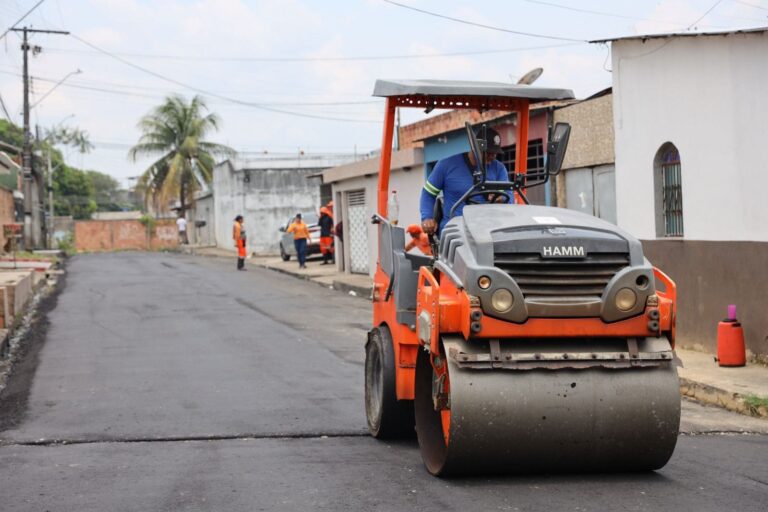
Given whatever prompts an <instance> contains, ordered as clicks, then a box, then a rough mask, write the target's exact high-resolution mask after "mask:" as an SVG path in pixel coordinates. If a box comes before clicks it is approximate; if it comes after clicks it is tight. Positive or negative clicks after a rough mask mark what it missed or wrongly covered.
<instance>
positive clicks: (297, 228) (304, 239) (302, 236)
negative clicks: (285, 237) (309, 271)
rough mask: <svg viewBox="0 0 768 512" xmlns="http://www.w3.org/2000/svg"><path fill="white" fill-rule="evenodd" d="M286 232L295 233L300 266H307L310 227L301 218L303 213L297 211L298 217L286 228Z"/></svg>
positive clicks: (294, 244) (295, 245)
mask: <svg viewBox="0 0 768 512" xmlns="http://www.w3.org/2000/svg"><path fill="white" fill-rule="evenodd" d="M285 232H286V233H293V246H294V247H295V248H296V257H297V258H298V260H299V268H307V265H306V261H307V243H308V242H309V227H308V226H307V225H306V224H305V223H304V221H303V220H301V214H300V213H297V214H296V218H295V219H294V220H293V222H291V225H290V226H288V229H286V230H285Z"/></svg>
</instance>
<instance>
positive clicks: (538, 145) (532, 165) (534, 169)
mask: <svg viewBox="0 0 768 512" xmlns="http://www.w3.org/2000/svg"><path fill="white" fill-rule="evenodd" d="M503 150H504V152H503V153H502V154H501V155H500V156H499V160H501V163H503V164H504V166H505V167H506V168H507V171H509V172H510V174H511V173H512V172H514V170H515V157H516V155H515V153H516V151H517V144H512V145H511V146H506V147H505V148H503ZM528 174H530V175H531V176H534V175H542V176H543V174H544V141H543V140H542V139H534V140H529V141H528Z"/></svg>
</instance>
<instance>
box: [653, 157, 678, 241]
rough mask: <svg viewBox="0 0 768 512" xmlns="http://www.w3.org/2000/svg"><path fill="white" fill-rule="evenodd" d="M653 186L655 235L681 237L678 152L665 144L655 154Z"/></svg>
mask: <svg viewBox="0 0 768 512" xmlns="http://www.w3.org/2000/svg"><path fill="white" fill-rule="evenodd" d="M655 163H656V165H655V168H656V169H655V176H654V184H655V189H656V234H657V236H663V237H682V236H683V235H684V230H683V180H682V168H681V165H680V152H679V151H678V150H677V148H676V147H675V145H674V144H672V143H666V144H664V145H663V146H662V147H661V149H659V151H658V152H657V155H656V162H655Z"/></svg>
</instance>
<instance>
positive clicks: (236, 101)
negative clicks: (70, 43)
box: [70, 34, 380, 124]
mask: <svg viewBox="0 0 768 512" xmlns="http://www.w3.org/2000/svg"><path fill="white" fill-rule="evenodd" d="M70 36H71V37H73V38H74V39H76V40H77V41H80V42H81V43H83V44H84V45H86V46H88V47H89V48H92V49H94V50H96V51H98V52H100V53H103V54H105V55H108V56H110V57H112V58H113V59H115V60H117V61H119V62H122V63H123V64H125V65H126V66H129V67H132V68H134V69H137V70H139V71H141V72H143V73H146V74H148V75H151V76H154V77H155V78H159V79H160V80H163V81H165V82H168V83H172V84H174V85H177V86H179V87H183V88H185V89H189V90H191V91H194V92H197V93H199V94H204V95H207V96H210V97H212V98H218V99H220V100H222V101H227V102H229V103H234V104H237V105H242V106H245V107H252V108H256V109H259V110H264V111H267V112H273V113H276V114H285V115H290V116H295V117H304V118H309V119H319V120H322V121H337V122H344V123H371V124H380V121H373V120H361V119H350V118H342V117H330V116H320V115H315V114H308V113H306V112H292V111H290V110H283V109H279V108H274V107H270V106H266V105H262V104H260V103H253V102H250V101H243V100H240V99H237V98H231V97H229V96H224V95H222V94H217V93H215V92H212V91H207V90H205V89H202V88H200V87H195V86H194V85H189V84H186V83H184V82H181V81H179V80H176V79H174V78H170V77H168V76H165V75H162V74H160V73H157V72H156V71H152V70H150V69H147V68H145V67H143V66H139V65H138V64H135V63H133V62H131V61H129V60H126V59H124V58H122V57H120V56H118V55H115V54H113V53H111V52H109V51H107V50H104V49H103V48H100V47H98V46H96V45H94V44H92V43H90V42H88V41H86V40H85V39H83V38H81V37H80V36H78V35H77V34H70Z"/></svg>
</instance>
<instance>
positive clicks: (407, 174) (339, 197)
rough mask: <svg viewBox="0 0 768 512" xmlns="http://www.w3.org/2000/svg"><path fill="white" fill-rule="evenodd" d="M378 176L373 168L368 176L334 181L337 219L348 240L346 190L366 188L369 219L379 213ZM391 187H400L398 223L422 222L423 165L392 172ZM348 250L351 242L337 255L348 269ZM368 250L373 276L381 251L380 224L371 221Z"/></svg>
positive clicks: (370, 270) (342, 266)
mask: <svg viewBox="0 0 768 512" xmlns="http://www.w3.org/2000/svg"><path fill="white" fill-rule="evenodd" d="M377 177H378V174H377V172H376V171H373V172H372V173H371V174H369V175H367V176H360V177H357V178H351V179H346V180H344V181H339V182H336V183H334V184H333V197H334V214H335V217H336V218H335V220H336V221H337V222H338V221H340V220H341V221H343V222H344V226H345V230H344V237H345V242H346V243H348V242H349V240H348V238H349V235H348V230H347V229H346V226H349V221H348V218H347V205H346V194H345V192H347V191H350V190H361V189H362V190H365V206H366V209H367V217H368V218H370V217H372V216H373V214H374V213H376V208H377V204H376V186H377ZM389 187H390V190H393V189H394V190H397V195H398V201H399V203H400V214H399V222H398V224H399V225H400V226H406V227H407V226H408V224H421V218H420V215H419V197H420V196H421V189H422V188H423V187H424V173H423V172H422V169H421V166H418V167H415V168H413V169H412V170H410V171H404V170H402V169H395V170H393V171H392V174H391V175H390V180H389ZM342 246H343V244H342ZM348 250H349V246H348V245H347V246H343V249H342V255H343V257H341V258H339V257H337V258H336V260H337V261H336V264H337V267H338V268H340V269H344V270H345V271H348V270H349V253H348ZM368 250H369V263H368V273H369V274H370V275H371V276H373V273H374V271H375V270H376V260H377V258H378V251H379V245H378V227H377V226H376V225H375V224H368Z"/></svg>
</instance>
